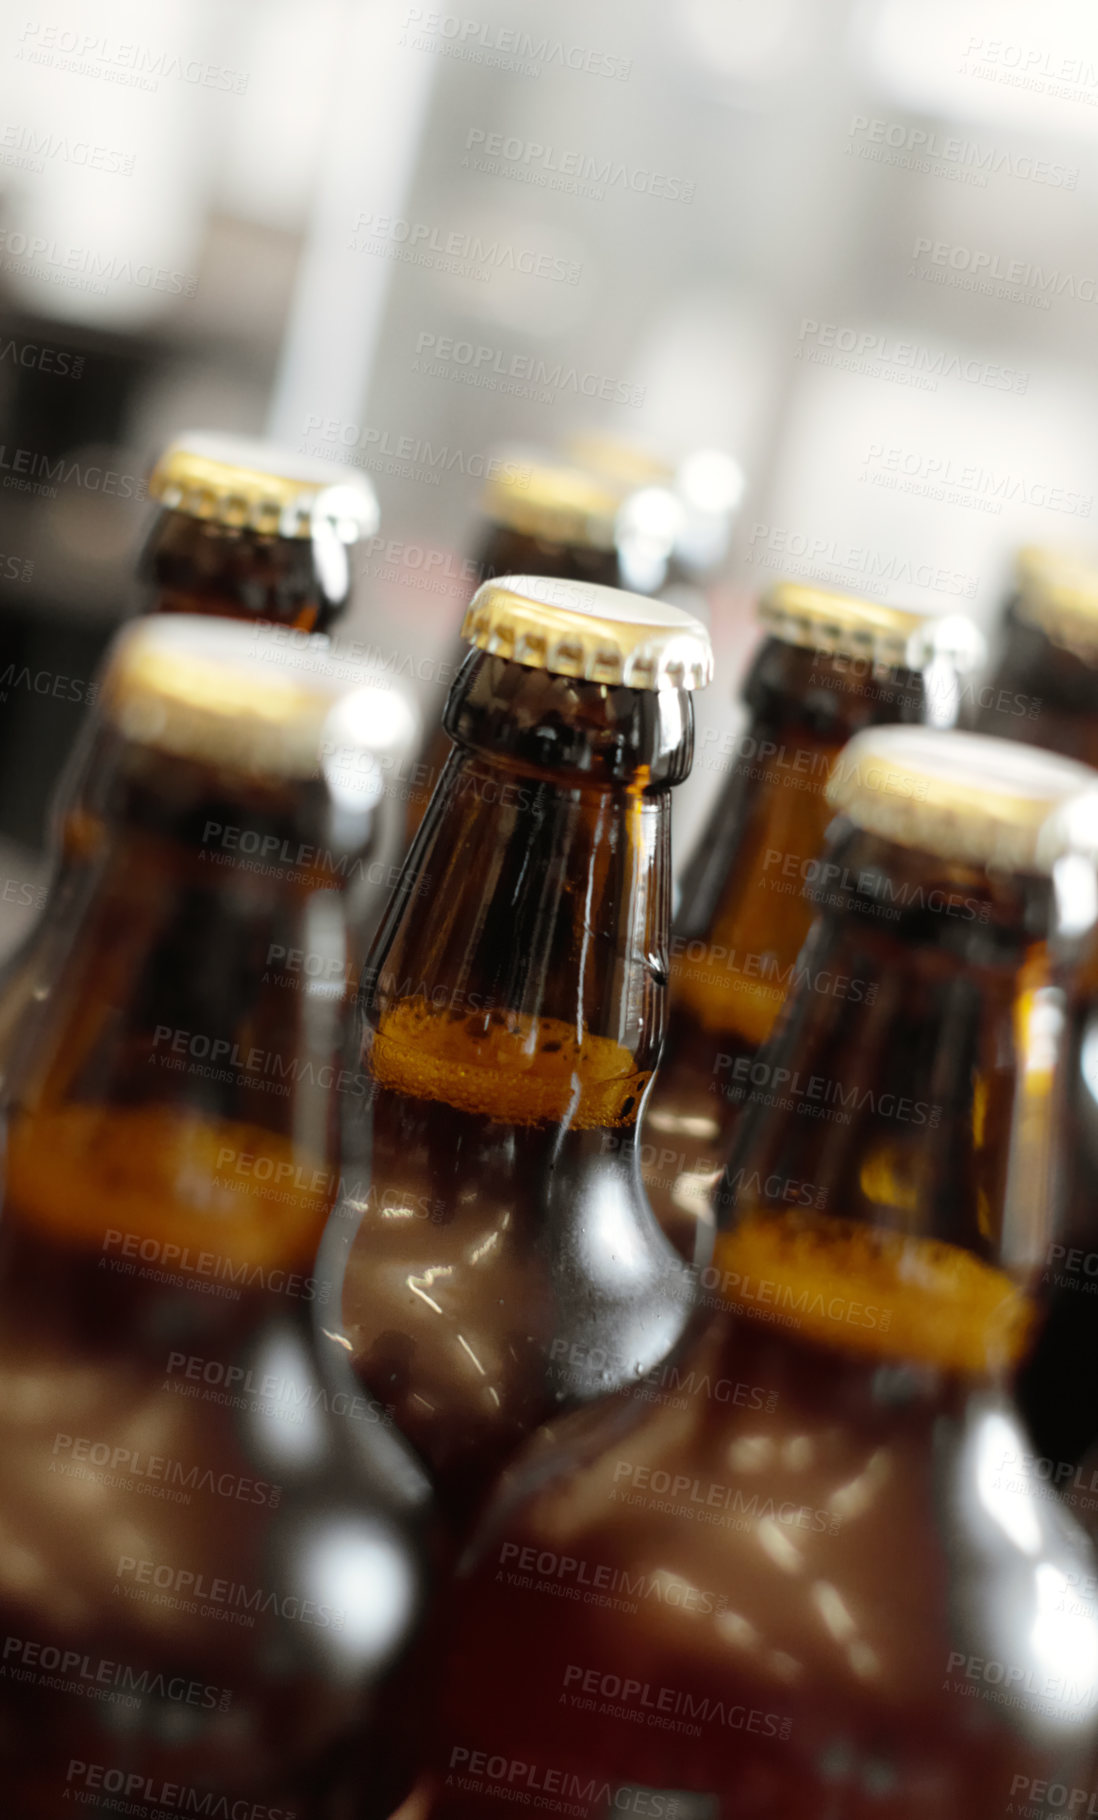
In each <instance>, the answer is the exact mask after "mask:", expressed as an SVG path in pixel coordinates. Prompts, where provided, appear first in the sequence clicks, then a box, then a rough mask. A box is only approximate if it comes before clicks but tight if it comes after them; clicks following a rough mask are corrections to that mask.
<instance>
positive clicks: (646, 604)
mask: <svg viewBox="0 0 1098 1820" xmlns="http://www.w3.org/2000/svg"><path fill="white" fill-rule="evenodd" d="M461 635H462V637H463V638H464V639H467V640H468V642H469V643H470V644H471V645H475V646H476V647H477V649H478V650H481V651H488V652H491V653H492V654H493V655H495V656H498V657H505V658H507V659H509V660H510V661H511V662H512V663H519V664H525V665H526V666H527V667H528V668H529V669H534V670H548V671H549V672H551V673H552V674H553V675H555V676H571V677H576V678H578V679H582V680H584V681H587V682H598V683H605V684H608V685H609V686H611V687H619V688H621V687H624V688H629V689H642V690H655V689H664V688H675V689H700V688H703V687H704V686H705V684H706V683H708V682H710V681H711V680H712V675H713V649H712V646H711V644H710V642H709V633H708V632H707V630H706V628H705V627H704V626H703V625H702V623H701V621H700V620H698V619H695V618H694V616H693V614H691V613H686V612H684V611H683V609H682V608H681V607H674V606H670V605H669V604H668V603H667V602H666V601H662V600H655V599H652V598H650V597H649V596H648V595H646V594H629V593H627V592H626V591H625V590H624V589H622V588H606V587H602V586H600V585H599V584H598V583H596V582H589V581H563V580H560V579H557V578H556V577H552V576H540V575H505V576H501V577H499V578H498V579H495V580H493V581H488V582H485V583H484V584H483V585H482V586H481V587H480V588H478V589H477V592H476V593H475V594H474V596H473V598H472V600H471V601H470V603H469V606H468V608H467V609H466V613H465V619H464V621H463V623H462V628H461Z"/></svg>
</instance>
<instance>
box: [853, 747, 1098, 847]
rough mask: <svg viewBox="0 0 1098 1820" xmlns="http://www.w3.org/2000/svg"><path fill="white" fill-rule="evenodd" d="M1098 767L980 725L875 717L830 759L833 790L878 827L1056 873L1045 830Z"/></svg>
mask: <svg viewBox="0 0 1098 1820" xmlns="http://www.w3.org/2000/svg"><path fill="white" fill-rule="evenodd" d="M1095 785H1098V772H1094V771H1092V770H1091V769H1090V767H1089V766H1088V765H1082V764H1079V763H1077V762H1076V761H1075V760H1074V759H1067V758H1062V757H1060V756H1059V754H1057V753H1052V752H1045V751H1043V750H1042V749H1041V748H1040V747H1038V746H1025V745H1021V744H1019V743H1017V742H1016V741H1013V740H1006V739H993V738H990V737H989V736H987V735H984V734H979V733H959V732H949V733H946V732H939V731H937V730H936V729H934V728H931V727H909V726H883V727H869V728H866V729H865V730H864V731H863V732H861V733H856V734H855V735H854V737H853V739H851V740H850V741H849V743H848V744H847V745H846V746H844V748H843V750H842V751H841V752H840V754H839V756H838V758H837V759H836V761H835V764H834V766H833V767H832V771H831V775H830V777H829V779H828V783H827V799H828V801H829V802H830V804H831V805H832V807H833V808H835V809H838V810H839V811H841V813H843V814H844V815H847V816H849V818H850V819H851V821H853V822H855V823H856V824H857V826H858V827H860V828H864V829H865V830H866V831H867V832H869V833H871V834H879V835H882V836H883V837H884V838H885V839H888V840H893V841H896V842H898V843H899V844H900V845H901V846H904V847H916V848H919V849H921V850H922V851H924V852H930V853H933V854H936V855H937V856H938V857H939V858H941V859H943V860H952V861H955V862H959V863H961V864H965V865H970V866H977V867H985V866H994V867H996V868H1000V867H1001V868H1006V869H1009V870H1013V871H1022V872H1038V873H1048V872H1050V871H1051V868H1052V864H1053V861H1054V857H1055V856H1054V855H1052V854H1051V853H1050V851H1049V846H1048V841H1047V837H1046V838H1045V839H1042V830H1043V828H1044V826H1045V824H1046V823H1047V822H1048V820H1049V817H1050V816H1051V815H1052V814H1053V813H1054V812H1055V811H1056V810H1057V809H1058V808H1060V807H1061V806H1062V805H1063V804H1064V803H1065V802H1067V801H1068V800H1070V799H1071V798H1073V797H1076V796H1078V795H1079V793H1080V791H1083V790H1086V789H1087V788H1088V786H1090V787H1093V786H1095Z"/></svg>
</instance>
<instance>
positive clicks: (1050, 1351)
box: [1019, 779, 1098, 1537]
mask: <svg viewBox="0 0 1098 1820" xmlns="http://www.w3.org/2000/svg"><path fill="white" fill-rule="evenodd" d="M1092 782H1093V783H1095V784H1098V779H1093V780H1092ZM1045 844H1046V850H1047V857H1048V859H1049V863H1050V864H1052V865H1053V866H1054V868H1055V870H1054V877H1055V878H1056V879H1057V882H1058V884H1059V888H1060V889H1059V896H1060V900H1061V907H1062V908H1061V921H1062V923H1063V924H1064V925H1065V927H1064V933H1063V937H1062V943H1063V945H1064V947H1065V948H1066V950H1067V951H1068V952H1069V953H1070V952H1071V951H1072V950H1073V949H1074V948H1075V947H1076V946H1077V945H1078V944H1079V943H1080V942H1081V943H1082V944H1083V947H1084V953H1083V961H1082V965H1081V966H1080V968H1079V970H1078V973H1077V975H1076V979H1075V990H1074V992H1073V993H1072V996H1071V1002H1070V1006H1069V1010H1068V1037H1067V1047H1068V1053H1069V1067H1068V1070H1067V1085H1066V1090H1065V1098H1064V1107H1063V1126H1062V1145H1061V1149H1062V1165H1061V1170H1062V1173H1061V1186H1062V1192H1063V1219H1062V1226H1061V1230H1059V1231H1057V1232H1056V1233H1054V1234H1053V1235H1052V1236H1051V1238H1050V1241H1049V1245H1048V1249H1047V1252H1046V1255H1045V1259H1044V1266H1045V1269H1044V1287H1045V1294H1046V1297H1047V1301H1048V1318H1047V1320H1046V1321H1045V1323H1044V1325H1043V1327H1042V1329H1041V1333H1040V1336H1039V1338H1038V1341H1037V1344H1036V1346H1035V1348H1034V1351H1033V1353H1032V1355H1031V1357H1030V1359H1029V1360H1028V1361H1027V1364H1026V1368H1025V1370H1024V1372H1023V1374H1022V1379H1021V1384H1020V1388H1019V1400H1020V1402H1021V1405H1022V1408H1023V1410H1024V1411H1025V1414H1026V1417H1027V1419H1028V1421H1029V1425H1030V1428H1031V1430H1032V1433H1033V1439H1034V1446H1033V1449H1032V1450H1031V1452H1030V1455H1029V1457H1028V1459H1027V1460H1026V1461H1025V1462H1024V1463H1020V1469H1024V1470H1027V1471H1029V1472H1030V1473H1031V1474H1032V1475H1033V1476H1034V1477H1035V1478H1036V1479H1037V1480H1038V1481H1039V1482H1040V1483H1041V1484H1042V1485H1043V1486H1045V1487H1047V1488H1050V1489H1055V1490H1056V1491H1059V1492H1060V1493H1061V1494H1062V1495H1063V1496H1064V1498H1065V1499H1066V1501H1067V1503H1068V1505H1069V1507H1070V1508H1071V1509H1072V1510H1073V1511H1074V1513H1075V1515H1076V1516H1077V1517H1078V1518H1079V1520H1080V1521H1081V1522H1083V1523H1084V1524H1085V1525H1086V1527H1087V1528H1088V1529H1089V1530H1090V1531H1091V1533H1092V1534H1093V1535H1095V1536H1096V1537H1098V1309H1096V1305H1095V1297H1096V1296H1098V1209H1096V1206H1095V1182H1096V1180H1098V928H1095V927H1094V926H1093V918H1094V912H1095V904H1096V898H1098V886H1096V874H1095V867H1096V866H1098V794H1096V792H1095V790H1094V789H1093V788H1092V789H1090V790H1087V791H1085V792H1083V793H1081V794H1080V796H1079V797H1078V798H1077V799H1076V800H1075V801H1073V802H1071V803H1069V804H1066V805H1065V806H1064V808H1063V810H1062V811H1060V813H1059V814H1058V815H1057V816H1056V817H1055V818H1054V819H1053V820H1052V821H1051V822H1050V824H1049V826H1048V827H1047V828H1046V830H1045Z"/></svg>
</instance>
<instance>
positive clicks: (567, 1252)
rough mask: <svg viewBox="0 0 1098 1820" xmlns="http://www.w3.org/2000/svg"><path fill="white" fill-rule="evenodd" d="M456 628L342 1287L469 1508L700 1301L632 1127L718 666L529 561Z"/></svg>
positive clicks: (653, 1356)
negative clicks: (698, 741)
mask: <svg viewBox="0 0 1098 1820" xmlns="http://www.w3.org/2000/svg"><path fill="white" fill-rule="evenodd" d="M464 635H465V637H466V639H467V640H468V641H469V642H470V643H471V644H472V645H473V646H474V647H475V649H474V651H473V652H472V653H470V655H469V657H468V658H467V660H466V662H465V664H464V666H463V668H462V670H461V672H460V675H459V676H458V679H457V681H456V683H455V684H454V687H453V689H452V691H451V694H450V699H449V701H448V703H447V707H446V722H445V724H446V731H447V733H448V735H449V737H450V738H451V740H452V741H453V742H454V749H453V751H452V752H451V755H450V758H449V759H448V761H447V764H446V769H445V771H444V773H443V776H442V779H441V781H440V783H439V786H438V788H437V790H436V791H435V794H434V797H433V798H432V801H431V805H430V808H429V809H428V811H427V815H426V817H425V818H424V821H423V824H422V826H421V828H420V831H419V833H418V835H417V837H416V840H415V842H414V844H413V846H412V849H411V851H410V853H409V855H408V858H407V860H406V861H405V866H404V873H403V876H402V878H401V880H400V883H399V885H398V886H397V888H396V891H395V892H394V896H393V900H392V902H391V904H390V907H389V910H388V912H387V913H386V916H385V918H384V920H383V923H382V926H381V928H380V930H379V933H378V937H377V941H376V943H375V946H374V951H373V953H372V954H371V956H370V959H369V963H368V966H367V969H366V972H365V974H364V977H363V987H362V995H361V1000H362V1011H361V1015H362V1025H363V1041H362V1057H361V1066H362V1068H363V1070H364V1071H365V1072H367V1073H368V1074H369V1075H370V1077H371V1079H372V1081H373V1085H374V1098H373V1101H372V1115H373V1133H372V1142H373V1182H372V1187H373V1199H372V1202H371V1205H370V1206H369V1207H368V1208H367V1209H365V1211H364V1213H363V1216H362V1224H361V1227H360V1229H359V1231H358V1234H357V1236H356V1238H355V1241H354V1244H353V1246H352V1250H351V1255H350V1258H349V1261H348V1267H347V1277H346V1289H345V1297H344V1324H345V1329H346V1332H347V1334H348V1336H349V1338H350V1340H351V1342H352V1344H353V1348H354V1354H355V1364H356V1367H357V1369H358V1371H359V1373H360V1375H361V1377H362V1379H363V1381H364V1383H365V1384H366V1386H367V1388H368V1389H369V1390H370V1391H371V1392H372V1394H373V1395H374V1396H376V1397H377V1398H378V1400H379V1401H380V1402H382V1403H383V1404H385V1405H387V1406H389V1407H391V1408H392V1410H393V1413H394V1418H395V1420H396V1422H397V1425H398V1426H399V1427H400V1428H401V1429H402V1430H403V1432H404V1433H405V1434H406V1435H407V1436H408V1438H409V1439H410V1440H412V1442H413V1443H414V1444H415V1446H416V1447H417V1449H418V1450H419V1452H420V1453H421V1455H422V1456H423V1458H424V1459H425V1460H426V1461H427V1463H428V1465H429V1467H430V1469H431V1472H432V1474H433V1476H434V1478H435V1481H436V1483H437V1485H438V1486H439V1489H440V1495H441V1498H442V1501H443V1505H444V1508H445V1509H446V1511H447V1512H448V1513H449V1515H450V1516H451V1518H452V1520H453V1522H454V1523H455V1525H456V1526H457V1527H458V1528H460V1527H462V1526H463V1525H464V1524H465V1523H466V1522H467V1521H468V1519H469V1517H470V1515H471V1513H472V1512H473V1511H474V1510H475V1508H476V1506H477V1504H478V1502H479V1500H480V1498H481V1496H482V1494H483V1492H484V1491H485V1489H486V1488H487V1486H488V1485H489V1484H490V1482H491V1481H492V1480H493V1479H494V1477H495V1475H496V1473H497V1472H498V1470H499V1468H500V1466H501V1465H502V1464H503V1462H504V1461H505V1460H506V1458H507V1457H508V1455H509V1454H510V1453H511V1452H512V1451H513V1450H514V1448H515V1447H516V1445H517V1444H518V1442H519V1441H520V1440H521V1439H522V1438H523V1436H524V1435H526V1434H527V1433H529V1431H530V1430H531V1429H533V1428H536V1427H537V1425H538V1424H539V1423H540V1422H542V1421H543V1420H544V1419H545V1417H546V1416H547V1415H549V1414H550V1413H551V1412H552V1411H553V1410H554V1409H557V1408H559V1407H561V1406H564V1405H567V1404H569V1403H573V1402H580V1401H583V1400H585V1399H589V1398H592V1397H595V1396H598V1395H601V1394H603V1393H604V1392H606V1391H607V1390H610V1389H612V1388H614V1387H615V1386H616V1385H618V1384H621V1383H624V1382H630V1381H632V1380H633V1379H634V1378H635V1377H637V1376H640V1375H641V1374H642V1373H644V1372H645V1371H647V1370H649V1369H650V1368H651V1367H652V1366H654V1365H655V1364H656V1363H657V1362H658V1360H659V1359H661V1358H662V1357H663V1355H664V1354H665V1353H666V1352H667V1351H668V1349H669V1348H670V1346H671V1345H672V1343H673V1341H674V1340H675V1339H677V1337H678V1335H679V1332H680V1330H681V1328H682V1326H683V1323H684V1320H685V1318H686V1314H687V1309H688V1303H689V1295H688V1288H689V1283H688V1278H687V1275H686V1272H685V1271H684V1270H683V1269H682V1268H681V1266H680V1264H679V1261H678V1259H677V1258H676V1257H675V1254H674V1253H673V1252H672V1250H671V1248H670V1246H669V1245H668V1244H667V1242H666V1240H665V1239H664V1238H663V1236H662V1234H661V1233H660V1231H659V1229H658V1227H657V1226H656V1224H655V1222H654V1220H653V1218H652V1214H651V1209H650V1208H649V1206H648V1203H647V1201H646V1200H645V1197H644V1194H643V1192H642V1189H641V1185H640V1178H639V1175H638V1173H637V1168H636V1158H635V1155H634V1154H633V1153H632V1147H631V1145H630V1142H629V1140H630V1138H631V1135H632V1133H633V1132H634V1131H635V1129H636V1125H637V1120H638V1117H639V1114H640V1109H641V1106H642V1104H643V1101H644V1097H645V1094H646V1092H647V1089H648V1084H649V1081H650V1080H651V1077H652V1070H653V1068H654V1067H655V1064H656V1059H657V1056H658V1053H659V1046H660V1038H661V1034H662V1006H663V989H664V983H665V978H666V943H667V922H668V909H669V891H670V871H669V859H670V831H669V815H670V800H669V799H670V790H671V787H672V786H673V785H674V784H676V783H678V782H679V781H680V780H681V779H682V778H683V777H685V776H686V775H687V773H688V771H689V768H690V760H691V755H692V740H693V706H692V702H691V697H690V693H689V692H690V690H691V689H693V688H694V687H696V686H698V685H699V684H701V683H703V682H704V681H706V680H707V678H708V675H709V668H710V663H711V656H710V650H709V641H708V637H707V635H706V633H705V630H704V628H702V627H700V626H699V625H698V624H697V622H696V621H694V620H692V619H690V618H689V617H688V616H687V615H685V614H683V613H681V612H680V611H679V610H678V609H677V608H674V607H668V606H664V605H663V604H662V603H658V602H653V601H649V600H646V599H643V598H641V597H639V596H634V595H630V594H626V593H622V592H620V591H617V590H613V589H609V588H602V587H598V586H594V585H592V584H590V583H584V582H562V581H555V580H552V579H546V578H538V577H535V576H517V577H516V576H509V577H506V578H504V579H502V580H500V581H496V582H487V583H485V584H484V585H483V586H482V587H481V588H480V589H479V590H478V592H477V594H476V595H475V596H474V599H473V601H472V603H471V604H470V607H469V610H468V613H467V614H466V618H465V622H464ZM351 1110H352V1111H353V1109H351Z"/></svg>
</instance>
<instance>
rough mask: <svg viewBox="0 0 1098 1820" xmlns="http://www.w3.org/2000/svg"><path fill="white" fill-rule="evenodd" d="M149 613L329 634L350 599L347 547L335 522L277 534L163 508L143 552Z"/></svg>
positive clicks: (141, 564)
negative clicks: (304, 532) (307, 531)
mask: <svg viewBox="0 0 1098 1820" xmlns="http://www.w3.org/2000/svg"><path fill="white" fill-rule="evenodd" d="M138 574H139V576H140V579H141V581H142V582H143V584H144V586H145V589H146V600H145V604H144V607H143V609H142V610H143V611H144V612H146V613H206V614H211V615H213V616H214V617H216V618H218V619H245V620H255V621H256V622H257V623H258V622H260V621H263V622H270V623H271V624H273V625H277V626H289V627H292V628H293V629H294V630H295V631H298V632H326V631H328V630H329V629H330V627H331V626H332V625H333V624H334V623H335V621H336V620H337V619H338V618H339V616H340V615H341V613H342V612H343V610H344V608H345V607H346V605H347V602H348V600H349V599H350V594H351V571H350V564H349V562H348V560H347V551H346V548H345V546H344V545H343V544H342V543H341V542H340V540H339V538H338V537H337V536H336V534H335V531H334V529H333V528H332V527H331V526H329V525H324V524H320V523H318V525H317V527H316V530H315V533H314V535H313V536H312V537H311V538H309V537H270V536H265V535H263V534H262V533H261V532H259V531H253V530H249V529H240V528H234V527H232V526H230V525H222V524H217V523H215V522H213V521H212V520H208V519H204V518H194V517H192V516H191V515H190V514H189V513H187V512H173V511H162V512H160V513H159V514H158V516H157V518H156V519H155V521H154V523H153V527H152V530H151V532H150V533H149V538H148V541H147V543H146V545H145V548H144V550H143V551H142V553H141V559H140V562H139V565H138Z"/></svg>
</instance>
